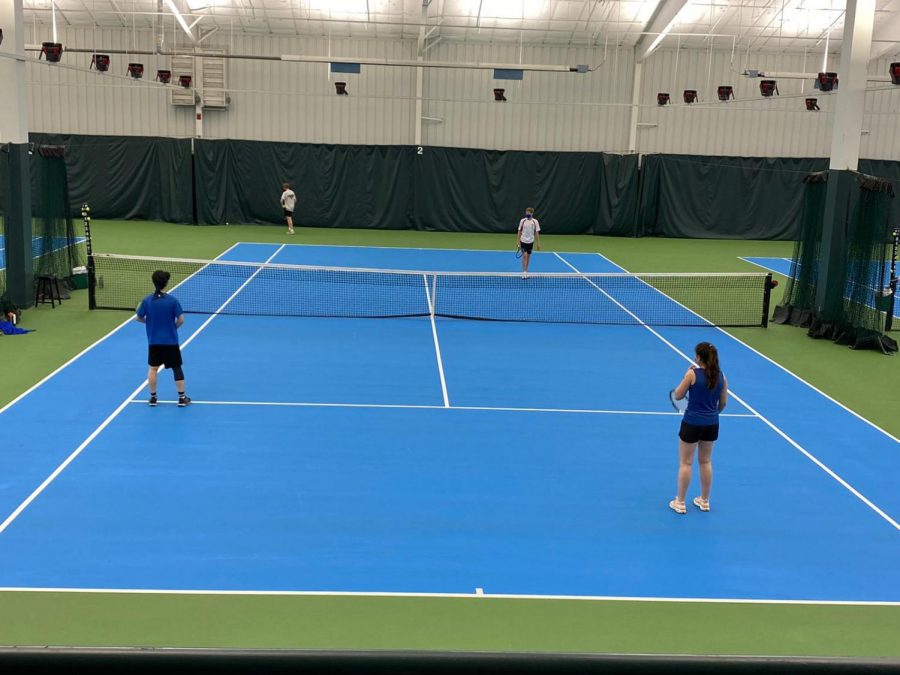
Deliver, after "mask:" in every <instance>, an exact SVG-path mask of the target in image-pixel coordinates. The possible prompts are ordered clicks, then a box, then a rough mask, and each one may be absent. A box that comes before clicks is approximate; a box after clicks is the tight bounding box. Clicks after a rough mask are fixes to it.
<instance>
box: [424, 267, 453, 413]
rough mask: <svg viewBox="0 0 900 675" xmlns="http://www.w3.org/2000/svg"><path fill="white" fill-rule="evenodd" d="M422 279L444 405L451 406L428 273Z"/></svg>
mask: <svg viewBox="0 0 900 675" xmlns="http://www.w3.org/2000/svg"><path fill="white" fill-rule="evenodd" d="M422 281H424V282H425V299H426V300H427V301H428V314H429V318H430V319H431V334H432V336H433V337H434V353H435V356H437V367H438V374H439V375H440V376H441V394H442V395H443V396H444V407H445V408H449V407H450V397H449V396H448V395H447V380H445V379H444V360H443V359H442V358H441V345H440V343H439V342H438V334H437V326H436V325H435V323H434V301H433V300H432V298H431V291H430V290H429V289H428V275H427V274H423V275H422Z"/></svg>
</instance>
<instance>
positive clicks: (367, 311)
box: [89, 254, 772, 326]
mask: <svg viewBox="0 0 900 675" xmlns="http://www.w3.org/2000/svg"><path fill="white" fill-rule="evenodd" d="M91 262H92V264H91V265H89V268H90V270H91V280H90V284H91V307H92V309H122V310H134V309H135V307H136V306H137V305H138V303H140V301H141V299H142V298H143V297H144V296H146V295H147V294H148V293H150V292H152V290H153V288H152V285H151V282H150V276H151V274H152V273H153V271H154V270H158V269H162V270H166V271H168V272H169V273H170V274H171V275H172V279H171V281H170V284H169V290H172V292H173V294H174V295H175V296H176V297H177V298H178V300H179V301H180V302H181V305H182V307H183V308H184V310H185V312H189V313H203V314H235V315H250V316H299V317H347V318H397V317H416V316H439V317H448V318H458V319H476V320H488V321H536V322H547V323H592V324H620V325H652V326H709V325H716V326H765V325H767V323H768V320H767V315H768V308H769V295H770V292H771V287H772V283H771V275H767V274H756V273H751V274H745V273H736V274H625V273H621V274H581V273H560V274H531V275H529V277H528V278H523V277H522V276H521V275H520V274H511V273H495V272H431V271H411V270H380V269H357V268H340V267H313V266H305V265H281V264H271V263H269V264H263V263H246V262H230V261H223V260H189V259H178V258H151V257H143V256H122V255H111V254H96V255H94V256H93V259H92V261H91Z"/></svg>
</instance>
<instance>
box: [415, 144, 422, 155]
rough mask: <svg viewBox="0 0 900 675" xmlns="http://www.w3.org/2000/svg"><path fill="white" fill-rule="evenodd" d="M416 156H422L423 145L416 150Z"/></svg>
mask: <svg viewBox="0 0 900 675" xmlns="http://www.w3.org/2000/svg"><path fill="white" fill-rule="evenodd" d="M416 154H417V155H421V154H422V146H421V145H420V146H418V147H417V148H416Z"/></svg>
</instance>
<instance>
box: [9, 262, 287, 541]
mask: <svg viewBox="0 0 900 675" xmlns="http://www.w3.org/2000/svg"><path fill="white" fill-rule="evenodd" d="M283 248H284V244H282V245H281V246H280V247H279V248H278V250H276V251H275V253H273V254H272V255H271V256H270V257H269V260H272V258H274V257H275V256H276V255H278V254H279V253H280V252H281V249H283ZM269 260H267V261H266V262H269ZM262 269H263V268H262V267H260V268H259V269H258V270H256V271H255V272H254V273H253V274H251V275H250V277H249V278H248V279H247V280H246V281H245V282H244V283H242V284H241V285H240V287H239V288H238V289H237V290H236V291H235V292H234V293H232V294H231V296H230V297H229V298H228V299H227V300H226V301H225V302H224V303H222V305H221V306H220V307H219V309H217V310H216V313H215V314H213V315H212V316H210V317H209V318H208V319H207V320H206V321H204V322H203V324H202V325H201V326H200V327H199V328H198V329H197V330H195V331H194V332H193V333H192V334H191V336H190V337H189V338H188V339H187V340H185V341H184V342H183V343H182V345H181V346H182V347H187V346H188V345H189V344H190V343H191V342H192V341H193V340H194V338H195V337H197V336H198V335H199V334H200V332H201V331H202V330H203V329H204V328H206V327H207V326H208V325H209V324H210V322H211V321H212V320H213V319H215V318H216V317H217V316H219V314H218V313H219V312H221V311H222V310H223V309H225V308H226V307H227V306H228V305H229V304H230V303H231V301H232V300H234V299H235V297H237V294H238V293H240V292H241V291H242V290H243V289H244V288H245V287H246V286H247V284H249V283H250V282H251V281H252V280H253V277H255V276H256V275H257V274H259V272H260V271H262ZM198 272H199V270H198ZM194 274H196V272H195V273H194ZM191 276H193V275H191ZM185 281H187V279H185ZM182 283H184V282H182ZM173 290H174V288H173ZM129 320H130V319H129ZM119 328H121V326H119ZM116 330H118V329H116ZM146 384H147V380H144V381H143V382H141V383H140V385H138V387H137V389H135V390H134V391H133V392H131V394H130V395H129V396H128V398H126V399H125V400H124V401H122V403H120V404H119V406H118V407H117V408H116V409H115V410H114V411H113V412H112V414H111V415H110V416H109V417H107V418H106V419H105V420H103V422H102V423H101V424H100V426H98V427H97V428H96V429H94V431H92V432H91V434H90V435H89V436H88V437H87V438H86V439H84V441H83V442H82V443H81V445H79V446H78V447H77V448H76V449H75V450H74V452H72V454H70V455H69V456H68V457H66V459H65V460H63V462H62V464H60V465H59V466H58V467H56V469H55V470H54V471H53V473H51V474H50V475H49V476H47V478H45V479H44V482H43V483H41V484H40V485H39V486H38V487H37V488H35V490H34V491H33V492H32V493H31V494H30V495H28V497H26V498H25V501H23V502H22V503H21V504H19V506H17V507H16V509H15V510H14V511H13V512H12V513H11V514H10V515H9V516H8V517H7V518H6V520H4V521H3V522H2V523H0V534H2V533H3V532H4V531H5V530H6V529H7V528H8V527H9V526H10V525H11V524H12V523H13V521H14V520H15V519H16V518H18V517H19V515H20V514H21V513H22V512H23V511H24V510H25V509H26V508H27V507H28V505H29V504H31V503H32V502H33V501H34V500H35V499H36V498H37V497H38V496H39V495H40V494H41V493H42V492H43V491H44V490H45V489H46V488H47V486H49V485H50V483H52V482H53V481H54V480H56V478H57V477H58V476H59V475H60V474H61V473H62V472H63V471H64V470H65V468H66V467H67V466H69V465H70V464H71V463H72V462H73V461H75V459H76V458H77V457H78V455H80V454H81V453H82V452H83V451H84V449H85V448H86V447H87V446H88V445H90V444H91V441H93V440H94V439H95V438H97V436H99V435H100V432H102V431H103V430H104V429H105V428H106V427H107V426H109V424H110V423H111V422H112V421H113V420H114V419H115V418H116V417H118V416H119V413H121V412H122V411H123V410H125V408H127V407H128V404H130V403H131V402H132V401H133V400H134V397H135V396H137V395H138V394H139V393H140V392H141V390H142V389H143V388H144V387H145V386H146Z"/></svg>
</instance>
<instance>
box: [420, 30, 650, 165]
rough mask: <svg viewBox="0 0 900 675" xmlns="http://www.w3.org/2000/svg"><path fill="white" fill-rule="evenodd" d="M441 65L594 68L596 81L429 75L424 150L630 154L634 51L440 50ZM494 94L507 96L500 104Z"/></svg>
mask: <svg viewBox="0 0 900 675" xmlns="http://www.w3.org/2000/svg"><path fill="white" fill-rule="evenodd" d="M428 57H429V59H433V60H437V61H464V62H473V61H481V62H492V63H513V64H515V63H531V64H548V65H568V66H574V65H577V64H590V65H591V66H592V67H597V70H596V71H594V72H591V73H584V74H580V73H548V72H526V73H525V75H524V79H523V80H522V81H514V80H494V79H493V72H492V71H490V70H456V69H442V68H431V69H426V71H425V101H424V104H423V110H424V113H423V114H424V115H425V116H427V117H434V118H437V119H440V120H443V121H442V122H434V121H431V122H429V121H426V122H424V123H423V131H422V138H423V142H424V143H425V144H426V145H442V146H456V147H481V148H497V149H503V150H562V151H566V150H569V151H573V150H591V151H599V150H606V151H609V152H624V151H626V150H627V146H628V122H629V114H630V112H629V108H628V103H629V101H630V99H631V82H632V67H633V66H632V64H633V52H632V50H630V49H629V50H619V51H616V50H609V51H608V53H607V54H606V58H605V60H604V50H603V49H602V48H600V49H593V50H587V49H569V48H563V47H524V48H523V49H522V50H521V55H520V49H519V47H518V46H516V45H495V46H476V45H470V44H440V45H438V46H437V47H435V48H434V49H432V50H431V51H430V52H429V54H428ZM495 87H499V88H503V89H505V90H506V98H507V102H506V103H496V102H495V101H494V97H493V89H494V88H495Z"/></svg>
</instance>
